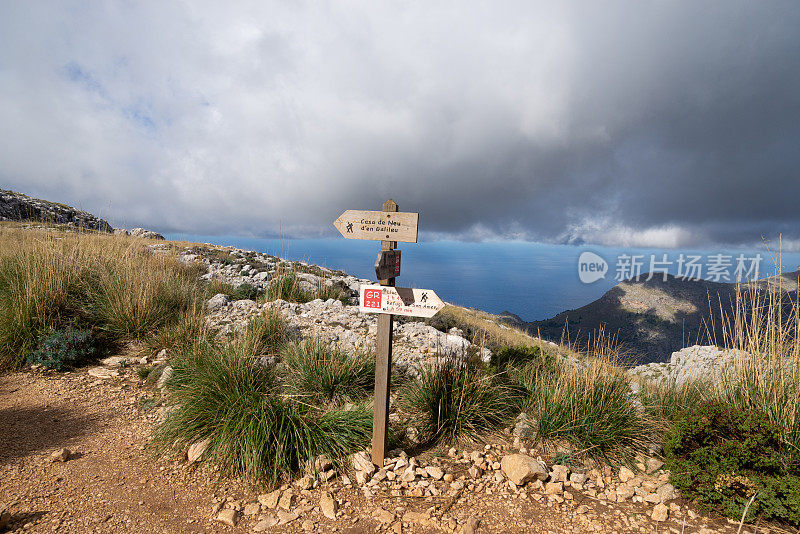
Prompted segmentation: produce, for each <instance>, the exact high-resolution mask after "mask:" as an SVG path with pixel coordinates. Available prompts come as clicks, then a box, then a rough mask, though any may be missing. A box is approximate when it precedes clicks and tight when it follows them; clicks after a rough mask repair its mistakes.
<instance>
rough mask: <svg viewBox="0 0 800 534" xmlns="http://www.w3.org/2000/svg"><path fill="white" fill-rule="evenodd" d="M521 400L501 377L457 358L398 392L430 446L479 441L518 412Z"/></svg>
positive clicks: (427, 369) (441, 361)
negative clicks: (433, 443)
mask: <svg viewBox="0 0 800 534" xmlns="http://www.w3.org/2000/svg"><path fill="white" fill-rule="evenodd" d="M518 400H519V398H518V396H517V395H515V391H514V390H513V389H512V388H509V387H507V385H506V384H504V382H502V381H501V380H499V379H498V377H497V376H495V375H492V374H487V373H485V372H483V371H482V369H481V368H480V366H477V365H474V364H472V363H470V362H469V361H467V360H465V359H463V358H459V357H458V356H441V357H438V358H436V359H435V360H433V361H431V362H428V363H426V364H424V365H423V366H422V368H421V369H420V374H419V376H418V377H417V378H416V379H415V380H412V381H410V382H409V383H408V384H407V385H406V386H405V387H403V388H402V389H401V391H400V405H401V407H402V408H403V409H405V410H408V411H409V412H411V413H412V414H414V415H415V416H416V417H417V418H418V420H419V421H420V430H421V431H422V434H423V438H424V439H426V440H428V441H430V442H451V443H452V442H458V441H460V440H463V439H472V440H480V439H481V435H482V434H483V433H485V432H489V431H493V430H497V429H499V428H500V427H502V426H503V425H506V424H508V422H509V421H510V420H511V419H512V418H513V415H514V413H515V412H516V411H517V410H518V408H519V404H518Z"/></svg>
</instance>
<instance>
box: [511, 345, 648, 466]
mask: <svg viewBox="0 0 800 534" xmlns="http://www.w3.org/2000/svg"><path fill="white" fill-rule="evenodd" d="M616 354H617V353H616V351H615V349H614V348H613V346H612V344H611V341H610V340H609V339H608V338H606V337H604V336H602V335H600V336H598V337H597V339H596V341H595V342H594V345H593V346H591V347H589V351H588V354H587V355H586V357H585V358H584V359H583V361H581V362H578V361H568V360H567V361H562V362H561V363H560V364H559V366H558V368H556V369H552V368H550V367H548V366H543V365H541V363H540V362H538V361H533V362H530V363H528V364H526V365H525V366H524V367H523V368H521V369H516V370H513V371H510V372H509V375H510V376H511V378H512V379H513V380H514V381H515V382H516V383H517V384H519V385H520V386H522V387H523V388H524V389H525V391H526V399H525V402H524V411H525V412H526V413H527V414H528V415H529V416H530V417H531V418H532V420H533V421H534V422H535V430H536V434H537V436H538V437H539V439H543V440H565V441H567V442H569V443H570V444H571V445H572V446H573V447H574V448H575V449H576V451H577V452H576V454H586V455H588V456H590V457H593V458H595V459H598V460H602V461H609V462H612V463H623V462H628V461H630V459H631V458H632V457H633V456H634V455H635V454H636V453H637V452H639V451H643V450H645V449H646V448H647V445H648V444H649V443H650V441H651V439H652V438H653V435H654V431H655V426H654V425H653V423H652V420H651V418H650V417H649V416H648V415H647V414H646V413H642V412H640V411H639V410H637V408H636V406H635V405H634V403H633V402H631V387H630V380H629V378H628V376H627V374H626V373H625V370H624V369H623V368H622V367H620V366H619V365H618V359H617V357H616Z"/></svg>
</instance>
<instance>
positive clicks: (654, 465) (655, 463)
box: [647, 458, 664, 473]
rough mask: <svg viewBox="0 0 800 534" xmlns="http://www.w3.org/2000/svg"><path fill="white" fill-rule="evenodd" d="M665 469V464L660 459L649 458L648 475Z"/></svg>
mask: <svg viewBox="0 0 800 534" xmlns="http://www.w3.org/2000/svg"><path fill="white" fill-rule="evenodd" d="M662 467H664V462H662V461H661V460H659V459H658V458H648V459H647V472H648V473H655V472H656V471H658V470H659V469H661V468H662Z"/></svg>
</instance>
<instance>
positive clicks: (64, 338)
mask: <svg viewBox="0 0 800 534" xmlns="http://www.w3.org/2000/svg"><path fill="white" fill-rule="evenodd" d="M95 352H96V347H95V342H94V339H93V338H92V331H91V330H81V329H77V328H72V327H66V328H61V329H58V330H55V331H53V332H52V333H51V334H50V335H48V336H47V337H45V338H43V339H42V340H41V342H40V343H39V346H38V348H37V349H36V350H35V351H34V352H33V353H32V354H31V355H30V356H29V357H28V363H31V364H40V365H43V366H45V367H47V368H49V369H55V370H56V371H61V370H63V369H67V368H71V367H74V366H75V365H77V364H79V363H81V362H83V361H85V360H87V359H89V358H91V357H92V356H94V355H95Z"/></svg>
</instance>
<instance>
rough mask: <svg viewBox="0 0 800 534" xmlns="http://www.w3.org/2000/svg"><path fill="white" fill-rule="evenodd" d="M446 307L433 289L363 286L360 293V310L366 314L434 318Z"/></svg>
mask: <svg viewBox="0 0 800 534" xmlns="http://www.w3.org/2000/svg"><path fill="white" fill-rule="evenodd" d="M444 306H445V303H444V302H443V301H442V299H440V298H439V296H438V295H437V294H436V293H435V292H434V291H433V290H431V289H412V288H409V287H392V286H377V285H362V286H361V288H360V291H359V309H360V310H361V311H362V312H364V313H390V314H392V315H410V316H412V317H433V316H434V315H436V314H437V313H438V312H439V310H441V309H442V308H444Z"/></svg>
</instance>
